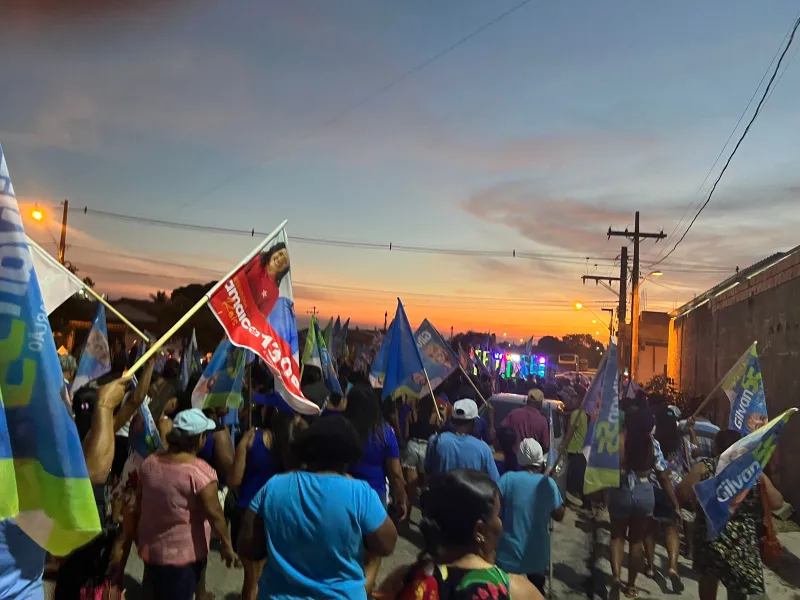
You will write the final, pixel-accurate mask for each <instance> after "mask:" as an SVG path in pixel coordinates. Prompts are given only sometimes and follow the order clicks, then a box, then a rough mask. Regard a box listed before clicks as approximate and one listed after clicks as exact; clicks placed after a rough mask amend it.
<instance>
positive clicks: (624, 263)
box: [581, 246, 628, 335]
mask: <svg viewBox="0 0 800 600" xmlns="http://www.w3.org/2000/svg"><path fill="white" fill-rule="evenodd" d="M619 260H620V265H619V277H601V276H599V275H584V276H583V277H581V279H582V280H583V283H584V284H585V283H586V281H587V280H589V281H594V282H595V283H599V282H601V281H607V282H608V285H611V282H613V281H618V282H619V308H618V309H617V318H618V319H619V323H620V326H619V327H617V332H619V331H620V330H621V329H622V326H623V325H624V324H625V315H626V314H627V312H628V303H627V295H628V247H627V246H623V247H622V248H621V249H620V254H619ZM612 291H613V290H612ZM603 310H604V311H606V312H611V326H610V329H611V335H614V312H613V311H612V310H611V309H608V308H604V309H603Z"/></svg>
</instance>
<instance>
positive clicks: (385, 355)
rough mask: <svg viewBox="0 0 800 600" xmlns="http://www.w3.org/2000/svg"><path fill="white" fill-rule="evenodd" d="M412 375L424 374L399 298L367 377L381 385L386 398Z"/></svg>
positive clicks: (383, 396) (419, 355)
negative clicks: (390, 322) (392, 318)
mask: <svg viewBox="0 0 800 600" xmlns="http://www.w3.org/2000/svg"><path fill="white" fill-rule="evenodd" d="M415 374H417V375H419V374H421V376H422V377H423V378H424V377H425V373H424V366H423V362H422V356H421V354H420V351H419V347H418V346H417V341H416V339H415V338H414V332H413V331H412V330H411V325H410V324H409V323H408V317H406V311H405V310H404V309H403V303H402V302H401V301H400V298H398V299H397V311H396V312H395V315H394V320H393V321H392V324H391V325H390V326H389V330H388V331H387V332H386V337H384V339H383V343H382V344H381V348H380V350H378V355H377V356H376V357H375V360H374V361H373V363H372V369H371V371H370V375H369V378H370V382H372V383H373V386H374V387H381V386H382V387H383V392H382V396H381V397H382V398H388V397H389V396H391V395H392V394H394V392H395V391H396V390H397V389H398V388H399V387H400V386H402V385H403V383H404V382H405V381H406V380H407V379H408V378H409V377H413V376H414V375H415ZM418 378H419V377H418ZM376 384H378V385H376Z"/></svg>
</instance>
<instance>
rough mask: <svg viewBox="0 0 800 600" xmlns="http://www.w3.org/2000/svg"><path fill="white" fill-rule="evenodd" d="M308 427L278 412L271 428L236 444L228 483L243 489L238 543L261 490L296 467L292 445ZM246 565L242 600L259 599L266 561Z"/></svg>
mask: <svg viewBox="0 0 800 600" xmlns="http://www.w3.org/2000/svg"><path fill="white" fill-rule="evenodd" d="M306 427H307V425H306V422H305V421H304V420H303V419H302V417H300V416H299V415H296V414H287V413H278V414H277V415H276V416H275V417H274V418H273V419H272V421H271V423H269V429H257V428H252V429H250V430H248V431H247V433H245V434H244V435H243V436H242V439H241V440H240V441H239V444H238V445H237V447H236V456H235V458H234V460H233V468H232V470H231V477H230V480H229V482H228V483H229V484H230V486H231V487H236V488H238V491H239V493H238V495H237V497H236V507H235V508H234V510H233V515H232V516H231V539H233V543H234V544H235V543H236V540H237V538H238V537H239V531H240V530H241V524H242V517H243V516H244V513H245V511H246V510H247V507H248V506H250V502H252V500H253V498H254V497H255V495H256V494H257V493H258V491H259V490H260V489H261V488H262V487H264V486H265V485H266V484H267V481H269V479H270V478H271V477H272V476H273V475H276V474H278V473H283V472H285V471H288V470H289V469H292V468H294V467H295V466H296V465H294V464H293V462H294V461H292V460H291V458H290V453H289V445H290V443H291V441H292V440H293V439H294V437H295V436H296V435H297V433H298V432H299V431H301V430H303V429H306ZM242 567H243V568H244V581H243V582H242V600H255V598H256V594H257V592H258V578H259V577H260V576H261V570H262V569H263V568H264V563H263V562H252V561H249V560H247V559H242Z"/></svg>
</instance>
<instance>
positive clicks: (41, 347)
mask: <svg viewBox="0 0 800 600" xmlns="http://www.w3.org/2000/svg"><path fill="white" fill-rule="evenodd" d="M0 217H2V218H0V245H2V251H3V256H4V259H3V260H2V261H0V279H2V283H3V284H2V286H0V312H2V317H0V339H2V343H0V396H1V397H2V400H1V402H2V408H3V412H4V416H3V419H4V420H5V424H6V426H7V427H6V428H7V431H8V437H5V436H0V438H3V440H2V441H0V482H1V485H2V489H1V491H0V497H2V499H1V500H0V508H2V513H0V518H9V517H14V519H15V520H16V523H17V525H19V527H20V528H21V529H22V530H23V531H24V532H25V533H26V534H28V536H30V537H31V538H32V539H33V540H34V541H35V542H36V543H37V544H39V545H40V546H41V547H43V548H44V549H46V550H47V551H48V552H50V553H51V554H54V555H56V556H64V555H66V554H69V553H70V552H72V551H73V550H75V549H76V548H79V547H81V546H83V545H84V544H86V543H87V542H89V541H90V540H91V539H92V538H94V537H95V536H96V535H97V534H98V533H99V532H100V519H99V516H98V514H97V506H96V504H95V501H94V494H93V492H92V484H91V481H90V480H89V474H88V472H87V470H86V461H85V460H84V458H83V450H82V448H81V442H80V439H79V438H78V431H77V429H76V428H75V424H74V423H73V421H72V419H71V416H70V413H69V411H68V410H67V407H66V405H65V404H64V401H63V400H62V399H61V388H62V386H63V383H64V380H63V377H62V374H61V365H60V364H59V360H58V354H57V353H56V347H55V344H54V342H53V334H52V331H51V330H50V323H49V321H48V319H47V311H46V309H45V306H44V304H43V302H42V294H41V291H40V289H39V282H38V279H37V277H36V272H35V270H34V269H33V263H32V259H31V255H30V251H29V249H28V244H27V242H26V239H25V231H24V229H23V227H22V218H21V216H20V213H19V206H18V205H17V201H16V197H15V195H14V187H13V186H12V185H11V179H10V177H9V175H8V169H7V167H6V161H5V157H4V155H3V150H2V148H0ZM3 419H0V427H2V421H3ZM9 448H10V450H11V455H12V456H13V463H12V462H11V461H10V460H9V454H8V450H9ZM11 464H13V474H12V472H11V467H10V466H9V465H11ZM14 487H16V494H14Z"/></svg>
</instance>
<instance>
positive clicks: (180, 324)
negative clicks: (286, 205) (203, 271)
mask: <svg viewBox="0 0 800 600" xmlns="http://www.w3.org/2000/svg"><path fill="white" fill-rule="evenodd" d="M286 223H287V221H285V220H284V221H283V222H282V223H281V224H280V225H278V227H276V228H275V230H274V231H273V232H272V233H270V234H269V235H268V236H267V237H265V238H264V241H262V242H261V243H260V244H259V245H258V246H256V247H255V248H254V249H253V250H251V251H250V253H248V254H247V256H245V257H244V258H243V259H242V260H241V261H240V262H239V264H237V265H236V266H235V267H234V268H233V269H231V270H230V271H229V272H228V273H227V274H226V275H225V277H221V278H220V280H219V281H217V283H216V284H215V285H214V287H212V288H211V289H210V290H208V291H207V292H206V293H205V294H204V295H203V297H202V298H200V299H199V300H198V301H197V303H196V304H195V305H194V306H192V308H190V309H189V312H187V313H186V314H185V315H183V316H182V317H181V318H180V319H178V321H177V322H176V323H175V324H174V325H173V326H172V327H170V328H169V330H168V331H167V332H166V333H165V334H164V335H162V336H161V338H160V339H159V340H158V341H156V342H154V343H153V345H152V346H150V348H148V349H147V352H145V353H144V354H143V355H142V356H141V357H140V358H139V360H137V361H136V362H135V363H134V364H133V366H132V367H131V368H130V369H128V375H129V376H130V375H133V374H134V373H136V371H138V370H139V369H141V368H142V366H143V365H144V364H145V363H146V362H147V361H148V359H149V358H150V357H151V356H153V355H154V354H155V353H156V352H158V351H159V350H160V349H161V347H162V346H163V345H164V344H166V343H167V342H168V341H169V340H170V338H172V336H173V335H175V334H176V333H177V332H178V330H179V329H180V328H181V327H183V326H184V325H185V324H186V323H187V322H188V321H189V319H191V318H192V316H194V314H195V313H196V312H197V311H199V310H200V309H201V308H203V306H205V305H206V304H207V303H208V300H209V298H211V296H212V294H213V293H214V292H216V291H217V290H218V289H219V288H220V287H221V286H222V285H223V284H224V283H225V282H226V281H227V280H228V278H229V277H231V275H233V274H234V273H236V271H238V270H239V269H241V268H242V267H243V266H244V265H246V264H247V263H248V262H250V261H251V260H252V258H253V257H254V256H255V255H256V254H258V253H259V252H261V251H262V250H263V249H264V247H265V246H266V245H267V244H269V243H270V242H271V241H272V240H273V239H274V238H275V236H277V235H278V234H279V233H280V231H281V230H282V229H283V228H284V227H286Z"/></svg>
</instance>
